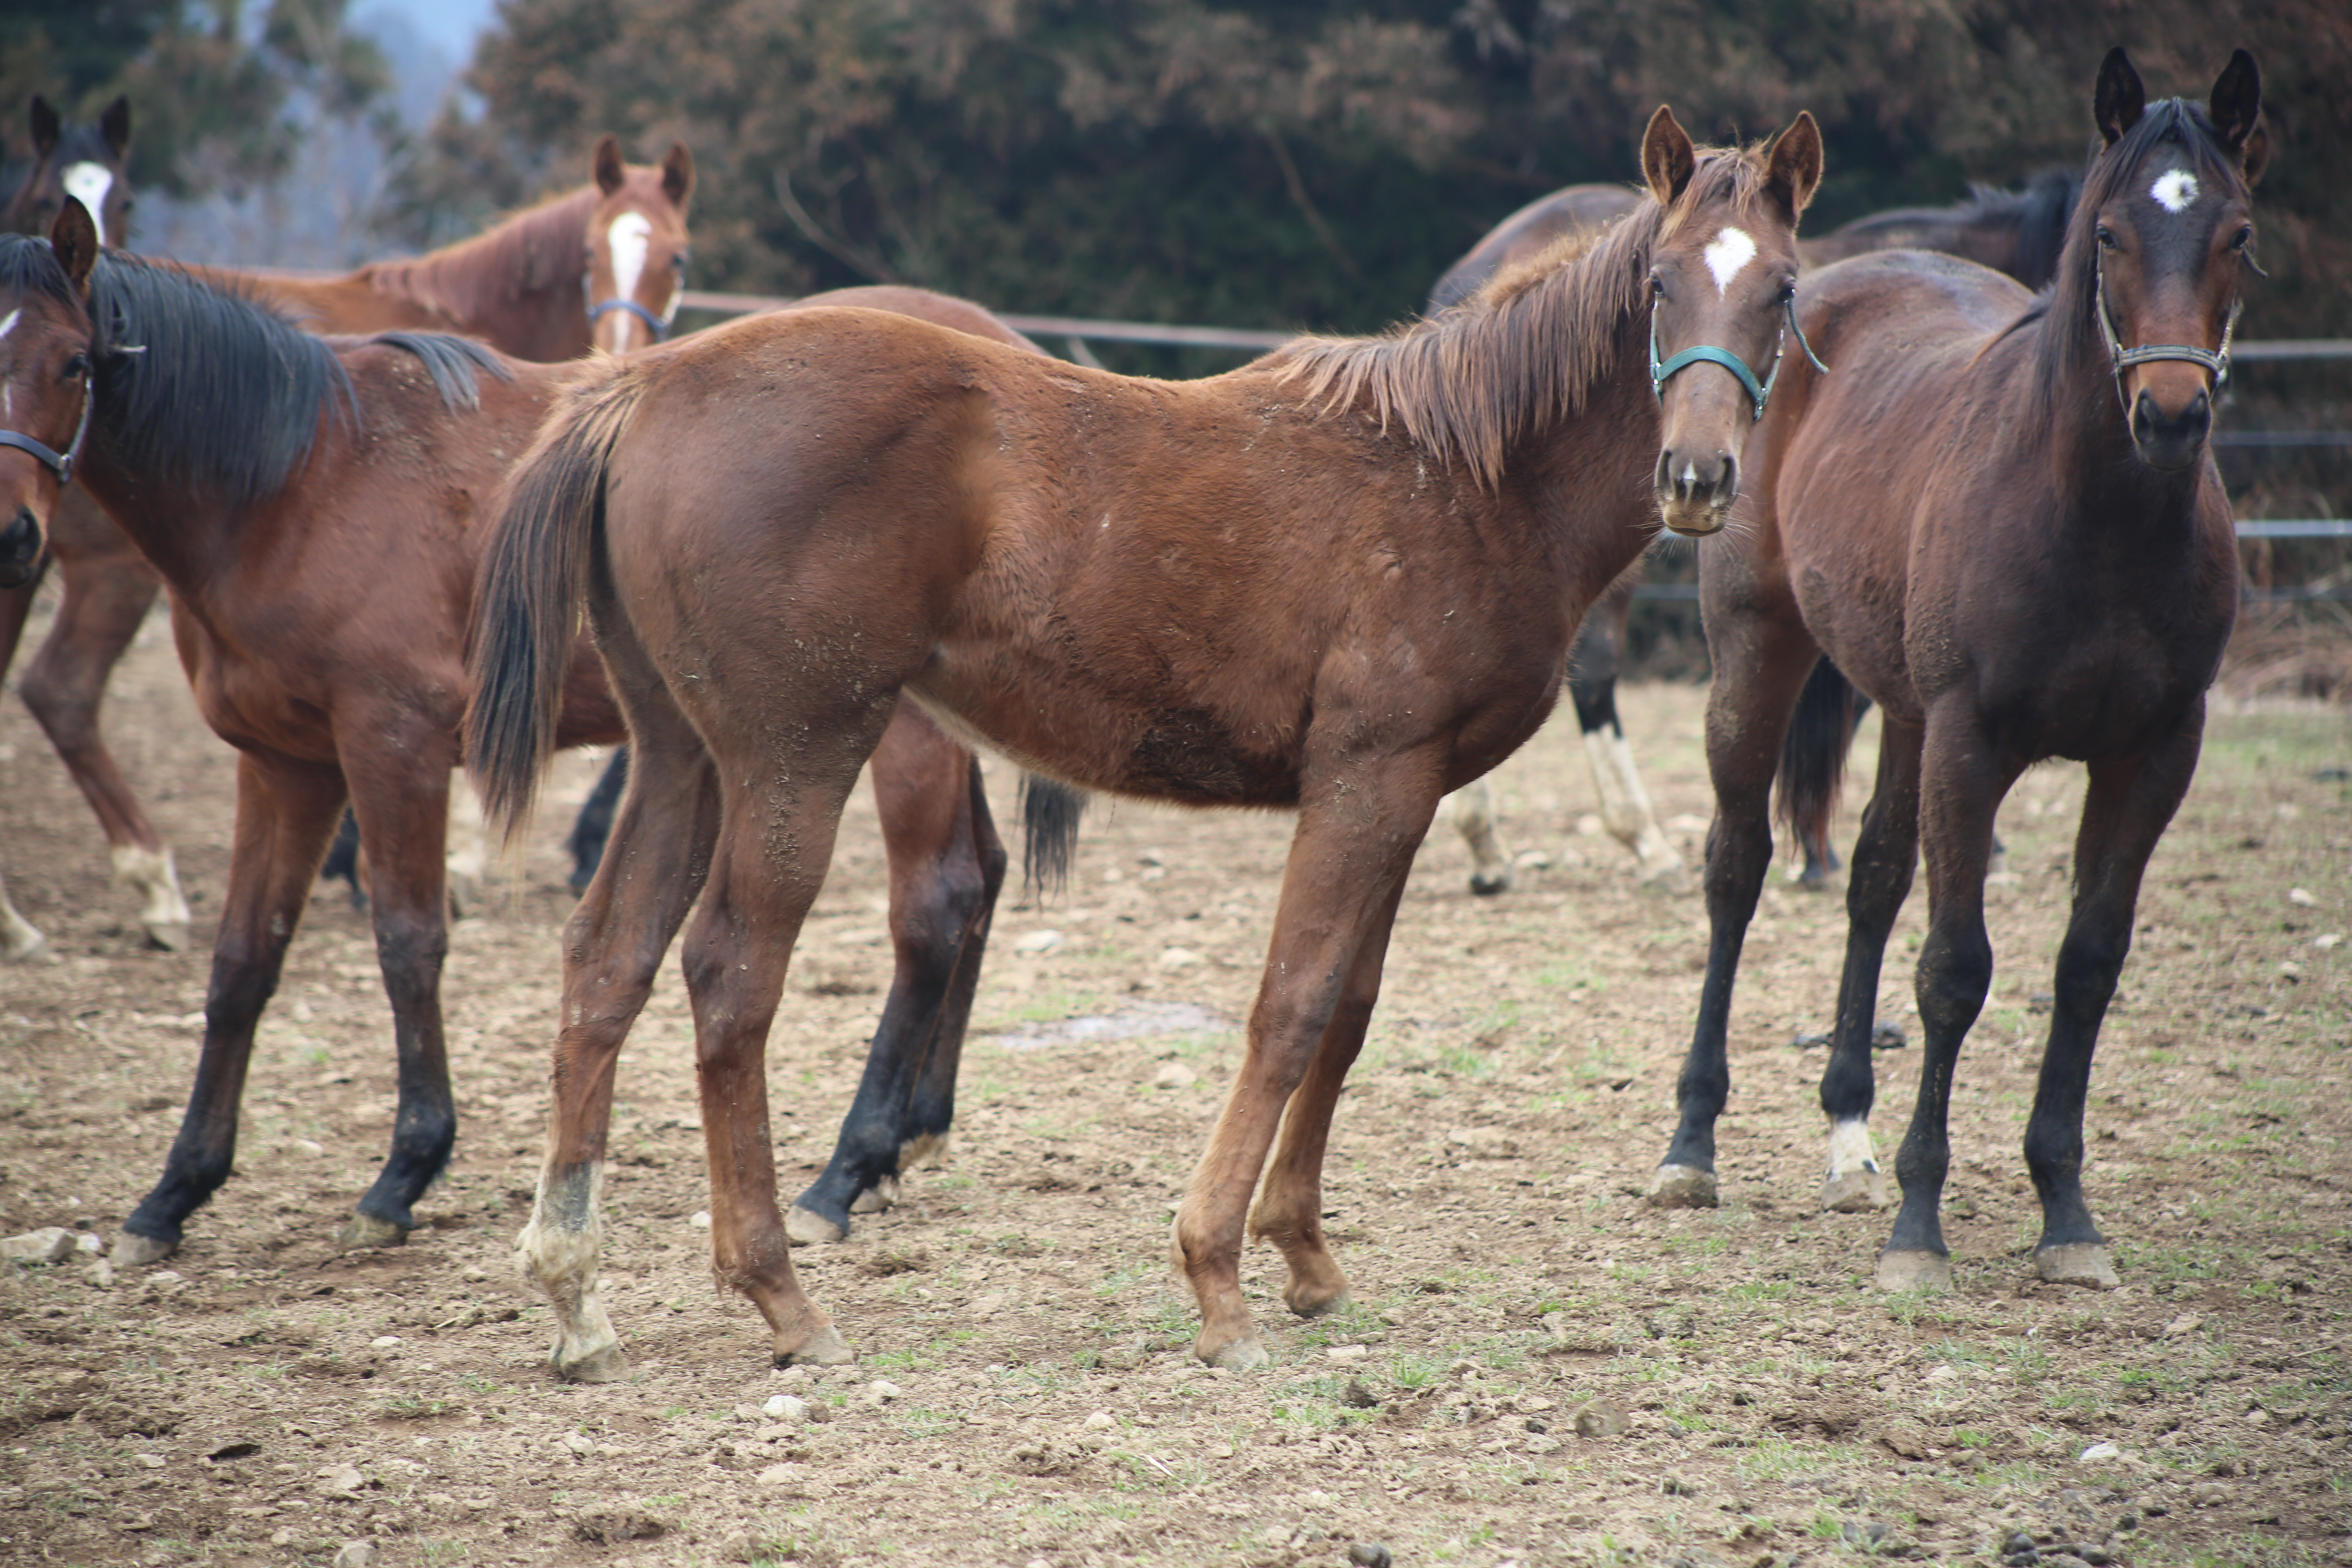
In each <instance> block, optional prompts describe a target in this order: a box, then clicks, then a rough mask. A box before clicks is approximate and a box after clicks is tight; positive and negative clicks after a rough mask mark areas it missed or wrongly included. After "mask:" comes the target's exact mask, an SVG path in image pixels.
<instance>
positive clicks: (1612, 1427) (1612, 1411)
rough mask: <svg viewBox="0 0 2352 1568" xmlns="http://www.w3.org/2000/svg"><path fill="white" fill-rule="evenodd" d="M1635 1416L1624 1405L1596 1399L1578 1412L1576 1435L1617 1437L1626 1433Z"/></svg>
mask: <svg viewBox="0 0 2352 1568" xmlns="http://www.w3.org/2000/svg"><path fill="white" fill-rule="evenodd" d="M1632 1422H1633V1417H1632V1416H1631V1415H1628V1414H1627V1413H1626V1410H1625V1407H1624V1406H1623V1405H1612V1404H1611V1403H1610V1402H1609V1401H1608V1400H1606V1399H1596V1400H1593V1401H1592V1402H1591V1404H1589V1405H1585V1406H1583V1407H1582V1408H1581V1409H1580V1410H1578V1411H1577V1413H1576V1435H1577V1436H1580V1437H1617V1436H1623V1435H1624V1431H1625V1428H1626V1427H1627V1426H1629V1425H1631V1424H1632Z"/></svg>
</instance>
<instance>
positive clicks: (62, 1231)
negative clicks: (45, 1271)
mask: <svg viewBox="0 0 2352 1568" xmlns="http://www.w3.org/2000/svg"><path fill="white" fill-rule="evenodd" d="M73 1249H74V1234H73V1232H71V1231H69V1230H68V1229H67V1228H66V1227H65V1226H61V1225H52V1226H44V1227H43V1228H41V1229H39V1230H28V1231H26V1233H25V1234H24V1235H22V1236H12V1237H7V1238H6V1239H5V1240H0V1259H5V1260H6V1261H8V1262H10V1263H62V1262H63V1261H65V1259H66V1258H69V1257H71V1256H72V1255H73Z"/></svg>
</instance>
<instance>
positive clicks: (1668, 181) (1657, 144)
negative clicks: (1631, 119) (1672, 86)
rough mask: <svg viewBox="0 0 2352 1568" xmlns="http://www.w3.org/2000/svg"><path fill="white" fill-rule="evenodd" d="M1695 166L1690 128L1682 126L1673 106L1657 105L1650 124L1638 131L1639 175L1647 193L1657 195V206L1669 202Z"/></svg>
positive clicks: (1681, 189)
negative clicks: (1645, 129) (1639, 150)
mask: <svg viewBox="0 0 2352 1568" xmlns="http://www.w3.org/2000/svg"><path fill="white" fill-rule="evenodd" d="M1697 167H1698V154H1697V153H1696V152H1694V151H1693V150H1692V148H1691V139H1690V132H1687V131H1685V130H1684V129H1683V128H1682V122H1681V121H1678V120H1676V119H1675V111H1674V110H1671V109H1668V108H1667V107H1666V106H1665V105H1664V104H1663V103H1662V104H1660V105H1658V111H1657V112H1656V113H1655V114H1653V115H1652V116H1650V128H1649V129H1648V130H1647V131H1644V132H1642V177H1643V179H1645V180H1647V181H1648V182H1649V183H1650V194H1651V195H1654V196H1655V197H1657V198H1658V205H1660V206H1662V207H1663V206H1672V205H1674V201H1675V197H1676V196H1678V195H1682V194H1683V187H1684V186H1685V185H1687V184H1690V177H1691V171H1693V170H1694V169H1696V168H1697Z"/></svg>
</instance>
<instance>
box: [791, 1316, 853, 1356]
mask: <svg viewBox="0 0 2352 1568" xmlns="http://www.w3.org/2000/svg"><path fill="white" fill-rule="evenodd" d="M856 1359H857V1352H855V1351H853V1350H851V1349H850V1348H849V1342H848V1341H847V1340H845V1339H843V1338H842V1337H841V1331H840V1330H838V1329H836V1328H835V1327H834V1326H833V1325H832V1324H831V1323H827V1324H826V1325H825V1326H824V1327H823V1328H821V1329H819V1330H818V1331H816V1332H814V1333H813V1334H811V1335H810V1336H809V1337H808V1338H807V1339H805V1340H803V1341H802V1342H801V1343H800V1347H799V1348H798V1349H796V1350H789V1351H778V1352H776V1364H777V1365H778V1366H839V1365H841V1364H842V1363H845V1362H852V1361H856Z"/></svg>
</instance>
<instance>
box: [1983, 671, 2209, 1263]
mask: <svg viewBox="0 0 2352 1568" xmlns="http://www.w3.org/2000/svg"><path fill="white" fill-rule="evenodd" d="M2204 720H2205V715H2204V712H2203V708H2202V704H2201V703H2200V707H2199V710H2198V711H2197V712H2196V713H2195V714H2193V715H2192V716H2191V717H2190V718H2189V720H2188V721H2186V722H2184V723H2183V724H2182V725H2181V726H2180V728H2179V730H2177V731H2174V732H2173V733H2172V735H2170V736H2169V737H2168V738H2167V739H2166V741H2165V742H2163V743H2162V744H2161V745H2159V746H2158V747H2157V749H2156V750H2155V751H2154V752H2151V753H2150V754H2148V755H2147V756H2146V757H2144V758H2138V759H2134V760H2132V761H2129V762H2095V763H2092V764H2091V770H2090V772H2091V781H2090V788H2089V790H2088V791H2087V792H2086V794H2085V795H2084V801H2083V822H2082V826H2081V828H2080V830H2079V831H2078V832H2077V834H2076V837H2075V841H2074V868H2075V869H2074V918H2073V919H2072V920H2071V921H2069V922H2068V923H2067V927H2066V940H2065V942H2063V943H2062V944H2061V945H2060V947H2059V949H2058V978H2057V984H2056V986H2055V987H2054V991H2055V997H2054V1001H2053V1005H2052V1007H2051V1009H2050V1040H2049V1044H2048V1045H2047V1046H2046V1047H2044V1049H2043V1051H2042V1077H2041V1081H2040V1082H2039V1083H2038V1084H2037V1085H2036V1086H2035V1089H2034V1095H2033V1112H2032V1116H2031V1117H2029V1118H2028V1119H2027V1121H2026V1123H2025V1168H2026V1170H2027V1171H2028V1172H2030V1173H2032V1177H2033V1187H2034V1191H2035V1192H2036V1193H2037V1194H2040V1196H2041V1199H2042V1239H2041V1240H2040V1241H2039V1242H2037V1243H2036V1244H2035V1245H2034V1248H2033V1266H2034V1268H2035V1270H2036V1271H2037V1272H2038V1273H2040V1275H2041V1276H2042V1279H2048V1280H2052V1281H2054V1282H2056V1283H2059V1284H2066V1285H2090V1286H2095V1287H2098V1288H2100V1289H2111V1288H2113V1287H2114V1286H2115V1285H2116V1283H2117V1281H2116V1270H2115V1265H2114V1264H2113V1263H2112V1262H2110V1261H2109V1260H2108V1258H2107V1244H2106V1238H2105V1237H2103V1236H2101V1235H2100V1234H2099V1227H2098V1226H2097V1225H2096V1224H2095V1223H2094V1222H2093V1220H2092V1218H2091V1210H2090V1205H2088V1204H2086V1203H2085V1202H2084V1198H2083V1102H2084V1099H2085V1098H2086V1097H2087V1096H2088V1094H2089V1092H2090V1083H2091V1057H2092V1053H2093V1052H2094V1051H2095V1049H2096V1048H2097V1047H2098V1043H2099V1026H2100V1024H2101V1023H2102V1022H2103V1021H2105V1017H2106V1013H2107V1004H2108V1003H2109V1002H2110V1001H2111V1000H2113V999H2114V996H2115V994H2116V980H2117V978H2118V977H2119V976H2120V975H2121V974H2122V973H2123V967H2124V960H2125V958H2126V956H2127V955H2128V954H2129V953H2130V952H2131V931H2132V916H2133V913H2134V911H2135V910H2137V908H2138V905H2139V883H2140V878H2141V876H2142V874H2143V873H2145V872H2146V871H2147V861H2148V857H2149V856H2151V855H2153V854H2155V853H2156V845H2157V840H2158V838H2160V837H2163V834H2164V830H2165V828H2166V826H2168V825H2169V824H2170V823H2171V821H2172V815H2173V813H2174V812H2175V811H2177V810H2179V806H2180V801H2181V797H2182V796H2183V795H2186V794H2187V793H2188V791H2189V779H2190V777H2191V775H2192V774H2194V773H2195V772H2196V771H2197V753H2198V750H2199V748H2200V743H2201V741H2202V737H2203V731H2204Z"/></svg>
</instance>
